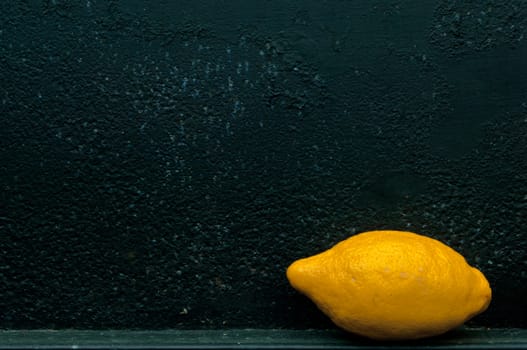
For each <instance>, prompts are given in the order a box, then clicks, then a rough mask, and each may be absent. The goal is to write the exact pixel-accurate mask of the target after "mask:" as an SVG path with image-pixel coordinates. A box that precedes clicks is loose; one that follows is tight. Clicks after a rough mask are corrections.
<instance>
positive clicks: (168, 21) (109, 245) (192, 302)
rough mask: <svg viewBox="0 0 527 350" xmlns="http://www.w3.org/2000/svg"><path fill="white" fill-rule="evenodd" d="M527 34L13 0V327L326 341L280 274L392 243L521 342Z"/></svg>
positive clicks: (431, 9)
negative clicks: (405, 244) (184, 331)
mask: <svg viewBox="0 0 527 350" xmlns="http://www.w3.org/2000/svg"><path fill="white" fill-rule="evenodd" d="M526 13H527V3H526V2H524V1H520V0H518V1H498V0H495V1H490V0H489V1H485V2H481V1H464V2H460V1H393V0H389V1H386V0H384V1H336V0H334V1H300V0H296V1H246V0H243V1H242V0H237V1H201V2H197V1H190V0H187V1H162V0H159V1H156V2H155V6H154V5H153V4H152V2H148V1H142V0H134V1H102V0H86V1H84V0H83V1H74V2H72V1H65V0H42V1H39V0H16V1H2V2H0V81H1V85H0V118H1V119H0V120H1V126H0V188H1V191H0V235H1V236H0V327H1V328H65V327H66V328H72V327H73V328H129V327H132V328H146V329H150V328H167V327H168V328H201V329H213V328H231V327H258V328H272V327H275V328H307V327H313V328H327V327H331V325H330V323H329V322H328V321H327V319H326V318H325V317H324V316H322V315H321V313H320V312H319V311H318V310H317V309H316V308H315V307H314V306H313V305H312V304H311V303H310V302H309V301H308V300H306V299H305V298H303V297H302V296H300V295H298V294H297V293H296V292H294V291H293V290H292V289H291V288H290V287H289V286H288V284H287V281H286V279H285V275H284V271H285V268H286V267H287V265H288V264H289V263H290V262H291V261H293V260H294V259H296V258H299V257H303V256H306V255H311V254H313V253H315V252H318V251H320V250H322V249H326V248H328V247H330V246H331V245H333V244H334V243H336V242H338V241H340V240H342V239H344V238H346V237H348V236H349V235H351V234H354V233H357V232H360V231H365V230H370V229H381V228H393V229H408V230H413V231H416V232H419V233H422V234H426V235H429V236H432V237H435V238H438V239H440V240H442V241H444V242H446V243H448V244H450V245H451V246H452V247H454V248H455V249H457V250H458V251H460V252H461V253H462V254H463V255H465V256H466V258H467V260H468V261H469V262H470V263H471V264H473V265H475V266H477V267H479V268H480V269H482V270H483V272H484V273H485V274H486V275H487V276H488V278H489V280H490V282H491V285H492V287H493V290H494V300H493V303H492V305H491V307H490V309H489V310H488V311H487V312H486V313H485V314H484V315H482V316H480V317H478V318H476V319H475V320H474V321H473V324H475V325H485V326H504V327H526V326H527V323H526V320H525V317H524V315H525V314H527V303H526V301H525V298H524V296H525V295H526V293H527V275H526V271H527V256H526V251H527V244H526V240H525V230H526V228H527V221H526V220H527V219H526V217H527V185H526V181H527V175H526V174H527V161H526V159H527V138H526V137H525V135H526V134H527V68H526V67H527V66H526V65H525V64H524V62H526V61H527V44H526V41H527V39H526V38H524V36H525V35H526V34H527V33H526V31H527V28H526V26H527V23H526V21H527V20H526V18H527V16H526Z"/></svg>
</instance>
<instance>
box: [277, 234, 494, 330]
mask: <svg viewBox="0 0 527 350" xmlns="http://www.w3.org/2000/svg"><path fill="white" fill-rule="evenodd" d="M287 278H288V279H289V282H290V283H291V285H292V286H293V287H294V288H295V289H297V290H298V291H300V292H301V293H303V294H305V295H306V296H308V297H309V298H310V299H311V300H313V302H314V303H315V304H316V305H317V306H318V307H319V309H321V310H322V311H323V312H324V313H325V314H326V315H327V316H329V317H330V318H331V320H332V321H333V322H334V323H335V324H336V325H337V326H339V327H341V328H343V329H345V330H347V331H349V332H353V333H356V334H360V335H363V336H366V337H369V338H373V339H379V340H398V339H399V340H400V339H417V338H424V337H429V336H434V335H438V334H441V333H444V332H446V331H448V330H450V329H452V328H455V327H457V326H459V325H461V324H463V323H464V322H465V321H467V320H468V319H470V318H471V317H473V316H475V315H477V314H479V313H481V312H483V311H485V310H486V309H487V307H488V305H489V303H490V299H491V290H490V286H489V283H488V281H487V279H486V278H485V276H484V275H483V274H482V273H481V272H480V271H479V270H477V269H476V268H473V267H471V266H470V265H468V263H467V262H466V260H465V258H463V256H461V255H460V254H459V253H457V252H456V251H455V250H453V249H452V248H450V247H448V246H447V245H445V244H443V243H441V242H439V241H437V240H435V239H432V238H429V237H425V236H421V235H418V234H415V233H412V232H403V231H370V232H365V233H361V234H358V235H355V236H352V237H351V238H348V239H346V240H344V241H342V242H340V243H338V244H336V245H335V246H334V247H332V248H331V249H329V250H327V251H325V252H323V253H320V254H317V255H314V256H311V257H308V258H305V259H300V260H297V261H295V262H294V263H293V264H291V266H289V268H288V269H287Z"/></svg>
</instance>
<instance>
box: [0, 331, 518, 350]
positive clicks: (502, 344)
mask: <svg viewBox="0 0 527 350" xmlns="http://www.w3.org/2000/svg"><path fill="white" fill-rule="evenodd" d="M198 348H199V349H204V348H207V349H235V348H243V349H373V348H375V349H382V348H389V349H408V348H416V349H417V348H418V349H423V348H430V349H527V329H513V328H498V329H484V328H460V329H457V330H455V331H452V332H449V333H447V334H445V335H443V336H440V337H435V338H430V339H423V340H418V341H411V342H397V343H383V342H374V341H371V340H367V339H363V338H360V337H355V336H352V335H349V334H346V333H344V332H341V331H339V330H285V329H225V330H151V331H149V330H135V331H127V330H100V331H97V330H0V349H6V350H7V349H9V350H15V349H16V350H21V349H43V350H51V349H78V350H99V349H123V350H125V349H134V350H141V349H145V350H146V349H167V350H168V349H198Z"/></svg>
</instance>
